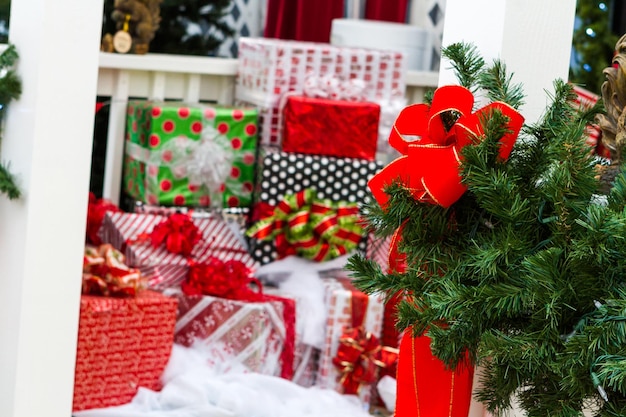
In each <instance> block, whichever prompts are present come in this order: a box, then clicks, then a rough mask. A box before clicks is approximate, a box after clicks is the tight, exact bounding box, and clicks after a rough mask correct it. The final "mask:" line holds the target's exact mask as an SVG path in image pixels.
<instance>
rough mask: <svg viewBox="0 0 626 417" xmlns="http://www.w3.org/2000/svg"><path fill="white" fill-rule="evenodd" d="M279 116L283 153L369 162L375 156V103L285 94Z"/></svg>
mask: <svg viewBox="0 0 626 417" xmlns="http://www.w3.org/2000/svg"><path fill="white" fill-rule="evenodd" d="M283 118H284V124H283V143H282V150H283V151H284V152H293V153H305V154H312V155H321V156H335V157H340V158H358V159H366V160H370V161H373V160H374V159H375V157H376V147H377V140H378V124H379V119H380V105H378V104H376V103H371V102H354V101H343V100H328V99H321V98H311V97H304V96H289V97H287V100H286V104H285V107H284V109H283Z"/></svg>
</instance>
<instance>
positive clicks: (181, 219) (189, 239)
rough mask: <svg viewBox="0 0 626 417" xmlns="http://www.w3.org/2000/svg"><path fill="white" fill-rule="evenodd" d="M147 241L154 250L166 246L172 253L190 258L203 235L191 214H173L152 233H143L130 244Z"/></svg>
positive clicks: (156, 226)
mask: <svg viewBox="0 0 626 417" xmlns="http://www.w3.org/2000/svg"><path fill="white" fill-rule="evenodd" d="M146 240H147V241H150V243H151V244H152V247H154V248H158V247H160V246H161V245H165V248H166V249H167V250H168V251H169V252H171V253H174V254H180V255H182V256H185V257H190V256H191V252H193V249H194V248H195V246H196V244H197V243H198V242H200V240H202V233H201V232H200V229H198V226H196V225H195V224H194V222H193V220H192V218H191V215H190V214H189V213H172V214H171V215H169V216H167V218H166V219H165V220H163V221H162V222H161V223H159V224H157V225H155V226H154V228H153V229H152V231H151V232H150V233H142V234H140V235H139V236H137V238H136V239H135V240H133V241H132V242H130V243H138V242H142V241H146Z"/></svg>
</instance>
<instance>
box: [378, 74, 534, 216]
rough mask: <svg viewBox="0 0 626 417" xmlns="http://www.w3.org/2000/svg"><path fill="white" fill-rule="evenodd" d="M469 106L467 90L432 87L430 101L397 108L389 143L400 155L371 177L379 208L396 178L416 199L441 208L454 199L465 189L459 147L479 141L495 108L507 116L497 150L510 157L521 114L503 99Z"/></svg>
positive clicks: (503, 157) (472, 98)
mask: <svg viewBox="0 0 626 417" xmlns="http://www.w3.org/2000/svg"><path fill="white" fill-rule="evenodd" d="M473 105H474V96H473V95H472V93H471V91H469V90H468V89H467V88H464V87H460V86H445V87H440V88H438V89H437V90H436V91H435V93H434V96H433V101H432V105H430V106H429V105H427V104H414V105H411V106H408V107H405V108H404V109H403V110H402V111H401V112H400V114H399V115H398V118H397V119H396V122H395V124H394V126H393V129H392V131H391V134H390V136H389V144H390V145H391V146H393V147H394V148H395V149H396V150H398V151H399V152H400V153H401V154H402V155H403V156H401V157H399V158H397V159H396V160H395V161H393V162H391V163H390V164H389V165H387V166H386V167H385V168H383V169H382V170H381V171H380V172H379V173H378V174H376V175H375V176H374V177H372V179H371V180H370V181H369V187H370V189H371V190H372V194H373V195H374V198H376V200H377V201H378V203H379V204H380V206H381V207H383V208H384V207H385V204H386V203H387V201H388V200H389V196H388V195H387V194H386V193H385V191H384V188H385V187H386V186H388V185H390V184H391V183H392V182H393V181H396V180H398V179H400V181H401V183H402V185H403V186H404V187H406V189H408V190H409V191H411V193H412V194H413V196H414V197H415V199H416V200H418V201H423V202H428V203H434V204H439V205H441V206H443V207H449V206H451V205H452V204H453V203H455V202H456V201H457V200H458V199H459V198H460V197H461V196H462V195H463V193H464V192H465V191H466V187H465V185H463V184H462V183H461V176H460V172H459V166H460V163H461V149H462V148H463V147H464V146H466V145H469V144H472V143H476V142H477V141H479V140H481V137H482V136H483V135H484V129H483V125H482V122H483V119H484V117H485V116H487V115H489V113H490V112H492V111H494V110H499V111H501V112H502V113H503V114H504V115H505V116H507V117H508V118H509V121H508V123H507V127H508V130H509V132H508V133H506V134H505V135H504V136H502V138H501V139H500V151H499V156H500V158H501V159H503V160H506V159H507V158H508V157H509V154H510V153H511V150H512V149H513V145H514V144H515V140H516V138H517V135H518V133H519V131H520V129H521V128H522V124H523V123H524V118H523V117H522V115H521V114H519V113H518V112H517V111H516V110H515V109H513V108H512V107H511V106H509V105H508V104H506V103H502V102H494V103H491V104H489V105H487V106H485V107H482V108H481V109H479V110H478V111H476V112H475V113H472V107H473ZM455 119H456V120H455ZM415 138H417V140H411V139H415Z"/></svg>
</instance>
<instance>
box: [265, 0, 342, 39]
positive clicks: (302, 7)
mask: <svg viewBox="0 0 626 417" xmlns="http://www.w3.org/2000/svg"><path fill="white" fill-rule="evenodd" d="M342 17H344V1H343V0H308V1H307V0H268V3H267V19H266V22H265V33H264V36H265V37H266V38H278V39H291V40H297V41H305V42H324V43H328V42H330V28H331V24H332V20H333V19H336V18H342Z"/></svg>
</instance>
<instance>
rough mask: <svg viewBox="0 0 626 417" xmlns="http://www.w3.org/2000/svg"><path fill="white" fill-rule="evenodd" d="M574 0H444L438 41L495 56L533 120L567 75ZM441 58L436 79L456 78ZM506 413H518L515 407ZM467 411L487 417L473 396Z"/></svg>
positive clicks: (448, 81)
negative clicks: (520, 91) (520, 87)
mask: <svg viewBox="0 0 626 417" xmlns="http://www.w3.org/2000/svg"><path fill="white" fill-rule="evenodd" d="M575 13H576V0H558V1H545V0H472V1H468V0H447V1H446V11H445V22H444V30H443V39H442V45H443V46H444V47H445V46H448V45H450V44H452V43H455V42H468V43H472V44H474V45H475V46H476V48H477V49H478V51H479V52H480V53H481V54H482V56H483V57H484V58H485V59H486V61H487V63H491V62H492V61H493V59H495V58H500V59H502V60H503V62H504V63H505V64H506V66H507V70H508V72H509V74H513V82H514V83H521V84H522V85H523V88H524V92H525V94H526V99H525V103H526V104H525V105H524V106H522V108H521V112H522V114H523V115H524V117H525V118H526V123H534V122H535V121H537V120H538V119H539V118H540V117H541V116H542V114H543V112H544V111H545V109H546V105H547V104H548V103H549V96H548V94H547V92H550V93H552V92H553V91H554V88H553V81H554V80H556V79H562V80H565V81H567V79H568V73H569V60H570V54H571V49H572V35H573V30H574V17H575ZM450 67H451V66H450V62H449V61H448V60H446V59H445V58H442V60H441V65H440V69H439V85H440V86H441V85H446V84H458V82H457V80H456V77H455V75H454V72H453V71H452V69H451V68H450ZM507 415H508V416H511V417H514V416H522V413H521V411H519V410H517V409H516V408H515V407H514V408H513V409H512V410H507ZM469 416H470V417H489V413H487V412H486V411H485V410H484V408H483V407H482V405H481V404H480V403H478V402H476V401H472V405H471V409H470V412H469Z"/></svg>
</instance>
